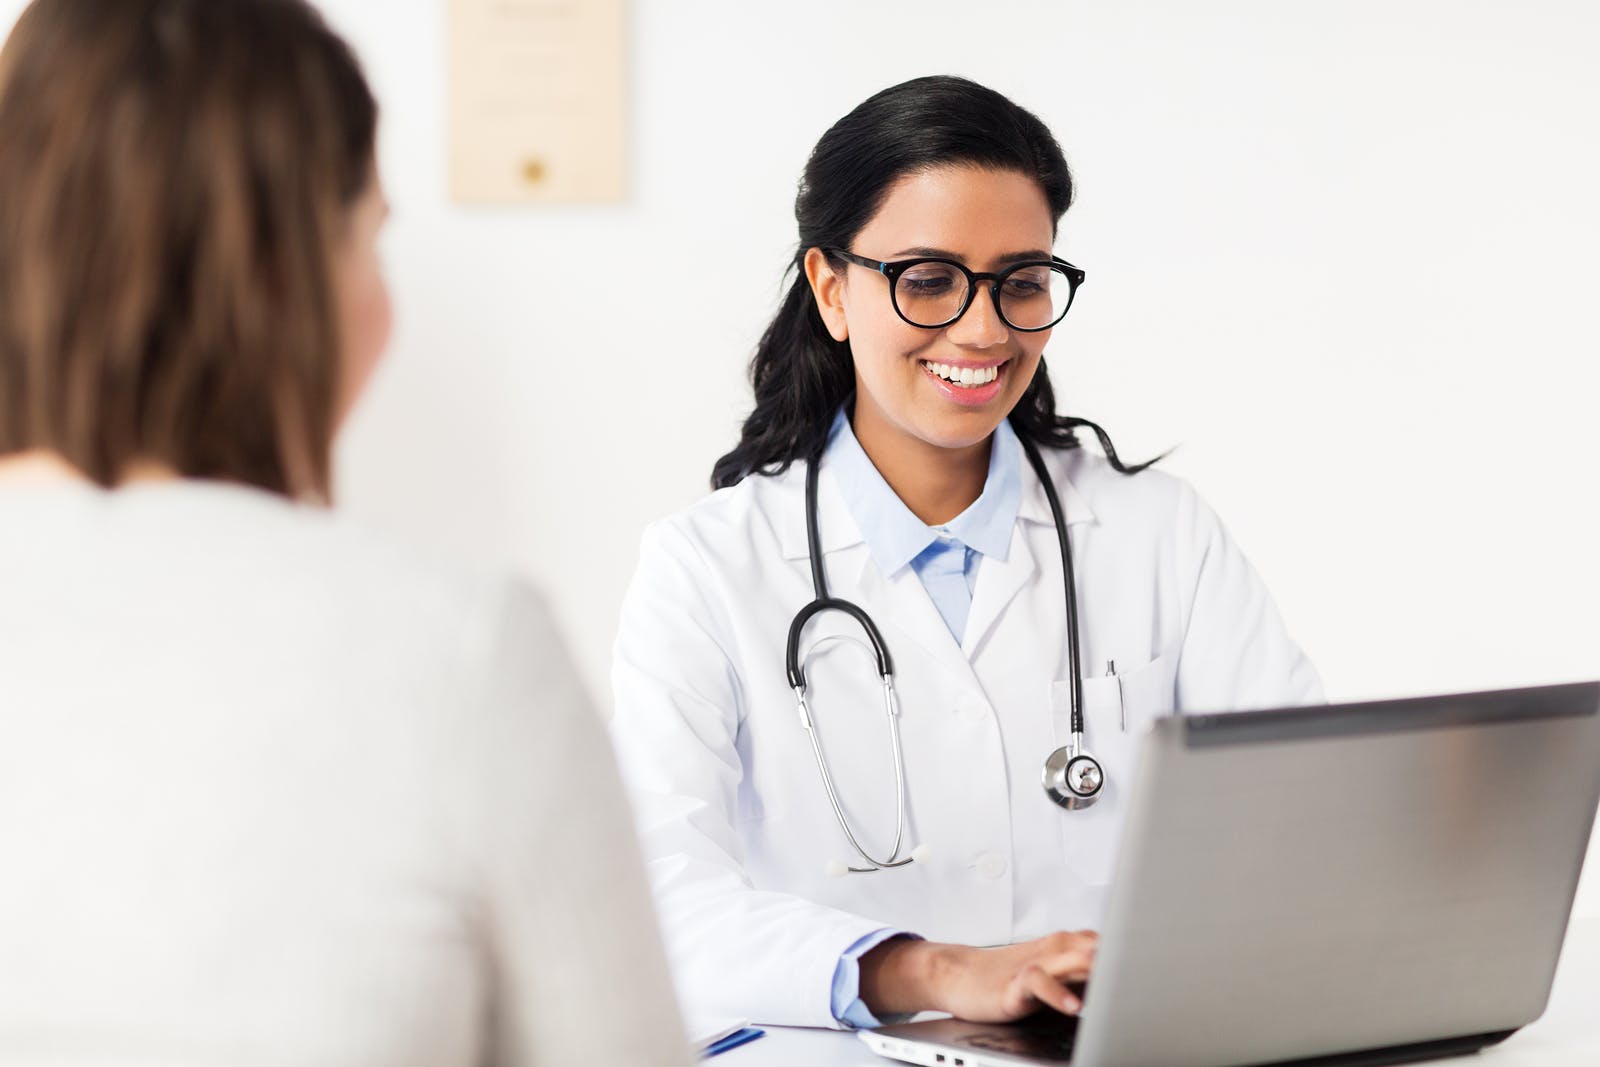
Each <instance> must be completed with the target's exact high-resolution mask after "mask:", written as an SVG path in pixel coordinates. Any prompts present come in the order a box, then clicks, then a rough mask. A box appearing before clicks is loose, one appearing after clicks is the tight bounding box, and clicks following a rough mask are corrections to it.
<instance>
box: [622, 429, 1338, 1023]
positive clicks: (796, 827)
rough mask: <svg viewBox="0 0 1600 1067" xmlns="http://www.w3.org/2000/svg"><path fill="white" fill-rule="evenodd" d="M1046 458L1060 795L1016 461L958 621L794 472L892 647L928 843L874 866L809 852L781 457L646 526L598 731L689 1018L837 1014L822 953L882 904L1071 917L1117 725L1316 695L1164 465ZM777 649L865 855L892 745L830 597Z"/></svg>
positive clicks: (800, 543) (942, 932) (946, 915)
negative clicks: (1077, 707) (1075, 770)
mask: <svg viewBox="0 0 1600 1067" xmlns="http://www.w3.org/2000/svg"><path fill="white" fill-rule="evenodd" d="M1045 456H1046V462H1047V463H1048V464H1049V465H1050V467H1051V469H1052V471H1053V472H1054V476H1055V480H1056V484H1057V487H1058V490H1059V492H1060V495H1061V499H1062V504H1063V506H1064V508H1065V511H1066V515H1067V522H1068V528H1069V532H1070V536H1071V539H1072V545H1073V559H1074V563H1075V566H1076V570H1077V586H1078V605H1079V609H1078V610H1079V613H1080V631H1081V634H1082V640H1083V650H1082V657H1081V662H1082V665H1083V673H1084V676H1085V677H1084V680H1083V692H1084V705H1085V708H1084V711H1085V719H1086V743H1087V745H1088V747H1089V749H1090V751H1092V752H1093V753H1094V754H1095V755H1097V756H1098V757H1099V758H1100V760H1101V762H1102V763H1103V765H1104V766H1105V768H1106V775H1107V784H1106V787H1105V792H1104V794H1103V795H1102V798H1101V799H1100V801H1099V803H1097V804H1096V805H1095V806H1094V807H1091V808H1088V809H1086V810H1082V811H1075V812H1069V811H1065V810H1063V809H1061V808H1059V807H1056V806H1055V805H1054V804H1053V803H1051V802H1050V801H1049V800H1048V799H1047V797H1046V795H1045V793H1044V791H1043V789H1042V787H1041V784H1040V777H1041V770H1042V766H1043V762H1044V759H1045V757H1046V756H1047V755H1048V754H1049V753H1050V751H1051V750H1052V749H1054V748H1056V747H1057V746H1059V745H1062V744H1064V743H1065V742H1066V741H1067V740H1068V737H1069V734H1070V727H1069V722H1070V714H1071V705H1070V700H1069V687H1068V682H1067V677H1068V675H1067V672H1068V662H1069V660H1068V651H1067V628H1066V618H1065V615H1066V610H1065V598H1064V593H1063V586H1062V568H1061V558H1060V550H1059V548H1058V547H1057V541H1056V534H1055V528H1054V526H1053V525H1052V523H1051V518H1050V510H1049V505H1048V504H1047V502H1046V499H1045V496H1044V491H1043V488H1042V487H1041V486H1040V484H1039V482H1038V480H1037V478H1036V477H1035V475H1034V473H1033V470H1032V468H1031V467H1030V466H1028V465H1027V464H1026V463H1024V464H1023V471H1022V477H1023V486H1022V500H1021V508H1020V512H1019V515H1018V521H1017V524H1016V527H1015V529H1014V531H1013V534H1012V540H1011V546H1010V550H1009V553H1008V555H1007V558H1006V559H1005V560H1003V561H1002V560H999V559H988V558H986V559H984V560H983V562H982V564H981V566H980V568H979V571H978V576H977V585H976V588H975V589H974V592H973V599H972V608H971V614H970V616H969V619H968V622H967V630H966V634H965V638H964V641H963V642H962V643H961V644H960V645H958V644H957V642H956V641H955V639H954V638H953V637H952V636H951V634H950V631H949V630H948V629H947V628H946V626H945V623H944V621H943V620H942V619H941V617H940V615H939V613H938V610H937V609H936V608H935V607H934V605H933V602H932V601H931V600H930V599H929V597H928V595H927V593H926V591H925V590H924V589H923V587H922V584H921V582H920V581H919V580H918V578H917V575H916V574H915V573H914V572H913V571H912V570H911V568H910V567H903V568H901V569H900V571H898V572H897V573H895V574H891V575H885V574H883V573H881V572H880V570H879V569H878V567H877V566H876V564H875V563H874V562H873V559H872V556H871V554H870V552H869V550H868V548H867V546H866V543H865V542H864V541H863V539H862V535H861V531H860V530H859V529H858V528H857V527H856V524H855V521H854V520H853V519H852V517H851V515H850V513H849V511H848V509H847V507H846V506H845V503H844V501H843V498H842V497H841V495H840V493H839V490H838V487H837V485H836V484H835V483H834V482H833V480H832V479H831V478H830V477H829V474H828V468H827V466H826V465H824V467H823V470H822V472H821V478H820V483H819V514H820V530H821V537H822V546H823V553H824V556H825V557H826V560H827V575H828V581H829V586H830V592H831V593H832V594H833V595H834V596H838V597H843V598H844V599H847V600H850V601H853V602H855V603H856V604H859V605H860V606H861V607H863V608H865V609H866V610H867V611H868V612H869V613H870V614H871V615H872V617H873V619H874V620H875V621H876V623H877V625H878V627H879V629H880V630H881V632H882V634H883V637H884V640H885V642H886V643H887V645H888V647H889V651H890V654H891V655H892V656H893V661H894V669H895V680H896V688H897V690H898V693H899V698H900V708H901V720H900V730H901V735H902V739H903V745H904V753H905V773H906V781H907V792H908V797H909V808H908V833H907V836H908V847H909V845H915V844H925V845H927V846H928V848H929V849H930V850H931V857H930V859H929V861H928V862H926V863H915V864H912V865H910V866H908V867H904V868H899V869H895V870H889V871H881V872H877V873H873V874H851V875H847V876H845V877H842V878H841V877H830V876H829V875H828V873H827V868H828V864H829V861H830V860H845V861H854V860H856V857H855V855H854V853H853V852H852V851H851V850H850V848H849V845H848V843H847V841H846V840H845V838H844V834H843V832H842V831H841V830H840V828H839V825H838V822H837V820H836V819H835V818H834V815H833V811H832V810H831V808H830V807H829V804H828V800H827V796H826V793H825V792H824V789H823V786H822V781H821V777H820V775H819V773H818V771H817V766H816V761H815V758H814V756H813V754H812V750H811V745H810V742H809V740H808V738H807V737H806V734H805V732H804V731H803V730H802V728H801V726H800V723H799V719H798V716H797V713H796V708H795V699H794V694H793V692H792V691H791V690H790V688H789V685H788V682H787V681H786V679H785V675H784V642H785V638H786V635H787V632H788V628H789V623H790V620H791V618H792V617H793V616H794V614H795V612H797V611H798V610H799V609H800V608H801V607H803V606H804V605H805V604H806V603H808V602H809V601H810V600H811V598H812V586H811V575H810V571H809V568H808V563H807V553H806V536H805V512H804V502H805V494H804V485H805V469H804V464H796V465H795V466H794V467H792V468H791V469H790V470H789V471H788V472H787V473H786V474H784V475H781V476H777V477H751V478H747V479H745V480H744V481H743V482H741V483H740V484H739V485H737V486H735V487H733V488H730V489H725V490H722V491H719V492H716V493H713V494H712V495H711V496H710V497H708V498H706V499H705V500H703V501H701V502H700V503H699V504H697V505H695V506H694V507H691V508H689V509H688V510H687V511H685V512H682V513H680V514H678V515H676V516H673V517H672V518H670V519H667V520H665V521H663V522H660V523H657V524H656V525H654V526H652V527H651V528H650V529H649V530H648V531H647V533H646V534H645V537H644V542H643V547H642V549H641V554H640V562H639V569H638V572H637V574H636V575H635V577H634V581H633V585H632V587H631V589H630V590H629V593H628V595H627V599H626V601H625V604H624V607H623V612H622V619H621V625H620V630H619V634H618V639H617V648H616V660H615V667H614V672H613V681H614V686H615V696H616V711H615V717H614V719H613V724H612V735H613V740H614V742H615V744H616V747H617V751H618V756H619V759H620V762H621V766H622V769H623V773H624V780H625V781H626V782H627V783H628V784H629V786H630V788H631V790H632V793H633V801H634V805H635V809H636V814H637V816H638V818H639V821H640V833H641V839H642V842H643V846H644V850H645V855H646V860H647V863H648V866H649V870H650V876H651V881H652V884H653V887H654V891H655V895H656V902H657V906H658V909H659V914H660V918H661V921H662V925H663V928H664V934H665V937H666V941H667V945H668V951H669V955H670V957H671V959H672V962H673V966H674V970H675V973H676V976H677V980H678V983H679V993H680V996H681V998H682V999H683V1002H684V1005H685V1008H686V1009H687V1010H688V1011H689V1012H690V1013H691V1014H692V1015H695V1014H706V1015H736V1016H741V1017H748V1018H752V1019H754V1020H756V1021H758V1022H766V1023H773V1024H795V1025H807V1026H832V1025H837V1024H836V1023H835V1022H834V1019H833V1013H832V1007H831V983H832V979H833V974H834V970H835V967H836V966H837V964H838V961H839V957H840V955H841V953H842V952H843V951H844V950H845V949H846V948H847V947H848V946H849V945H851V944H852V943H853V942H854V941H856V940H857V939H858V938H860V937H862V936H863V935H865V934H867V933H869V932H871V931H873V930H876V929H880V928H882V927H885V926H888V927H895V928H900V929H905V930H909V931H913V932H915V933H917V934H920V935H922V936H924V937H927V938H930V939H933V940H939V941H953V942H960V943H965V944H973V945H992V944H1002V943H1008V942H1015V941H1019V940H1025V939H1028V938H1033V937H1037V936H1040V935H1043V934H1046V933H1048V932H1051V931H1053V930H1058V929H1069V930H1070V929H1084V928H1093V927H1095V926H1096V925H1097V923H1098V922H1099V916H1100V912H1101V908H1102V904H1103V902H1104V896H1105V892H1106V889H1107V884H1108V882H1109V880H1110V875H1111V864H1112V859H1113V854H1114V852H1115V848H1116V845H1117V841H1118V836H1119V832H1120V829H1121V826H1122V822H1123V818H1124V814H1125V810H1126V804H1127V798H1128V796H1129V795H1130V786H1131V781H1130V779H1131V777H1132V775H1133V769H1134V768H1133V758H1134V754H1135V747H1136V743H1137V740H1138V737H1139V734H1140V731H1141V730H1142V729H1143V728H1144V727H1146V726H1148V724H1149V723H1150V721H1151V720H1152V719H1153V718H1155V717H1156V716H1158V715H1163V714H1167V713H1171V712H1189V711H1209V710H1230V709H1245V708H1258V707H1273V706H1288V705H1297V704H1306V703H1315V702H1318V701H1320V700H1321V699H1322V697H1321V684H1320V682H1319V680H1318V678H1317V674H1316V672H1315V670H1314V669H1313V667H1312V666H1311V663H1310V662H1309V661H1308V660H1307V658H1306V657H1305V655H1304V654H1303V653H1302V652H1301V650H1300V649H1299V648H1298V647H1297V646H1296V645H1295V644H1294V643H1293V642H1292V641H1291V640H1290V639H1289V636H1288V634H1287V633H1286V632H1285V629H1284V625H1283V621H1282V619H1281V618H1280V617H1279V615H1278V612H1277V610H1276V608H1275V607H1274V605H1273V603H1272V600H1271V598H1270V597H1269V596H1268V594H1267V591H1266V589H1265V587H1264V586H1263V585H1262V583H1261V580H1260V578H1259V577H1258V576H1257V574H1256V572H1255V571H1254V569H1253V568H1252V567H1251V566H1250V564H1249V563H1248V562H1247V561H1246V560H1245V558H1244V557H1243V556H1242V555H1241V554H1240V552H1239V550H1238V549H1237V548H1236V547H1235V545H1234V544H1233V542H1232V541H1231V540H1230V539H1229V537H1228V535H1227V532H1226V531H1225V530H1224V529H1223V527H1222V524H1221V523H1220V522H1219V521H1218V519H1217V517H1216V515H1215V514H1214V513H1213V512H1212V511H1211V510H1210V509H1209V508H1208V507H1207V506H1206V505H1205V504H1204V503H1203V502H1202V501H1201V500H1200V498H1199V497H1198V496H1197V495H1196V493H1195V492H1194V490H1193V489H1192V488H1191V487H1190V486H1189V485H1188V484H1187V483H1185V482H1183V481H1181V480H1179V479H1177V478H1174V477H1172V476H1170V475H1168V474H1165V473H1163V472H1161V471H1158V470H1150V471H1145V472H1143V473H1141V474H1138V475H1135V476H1131V477H1129V476H1126V475H1122V474H1119V473H1117V472H1116V471H1114V470H1113V469H1112V468H1111V467H1110V465H1109V464H1108V463H1107V462H1106V461H1105V460H1104V459H1103V458H1102V457H1100V456H1099V455H1097V454H1094V453H1092V452H1088V451H1085V450H1082V449H1079V450H1072V451H1059V450H1052V449H1046V450H1045ZM841 638H843V639H842V640H841ZM801 650H802V652H803V653H806V654H808V659H807V660H806V674H807V681H808V683H809V701H810V705H811V708H812V711H813V714H814V716H815V719H816V723H817V728H818V729H819V731H820V733H821V739H822V743H823V747H824V751H825V753H826V755H827V758H828V762H829V765H830V767H831V769H832V772H833V775H834V778H835V782H836V784H837V787H838V789H839V791H840V794H841V799H842V801H843V803H844V806H845V809H846V811H847V814H848V815H849V816H850V819H851V825H852V828H853V829H854V830H855V832H856V834H857V836H858V838H862V839H863V841H862V843H863V845H864V846H865V847H866V848H867V850H868V851H870V852H873V853H874V854H877V855H882V854H884V853H886V852H887V851H888V848H889V844H890V842H891V841H892V839H893V835H894V817H895V797H894V770H893V762H892V757H891V749H890V745H889V740H888V733H887V731H886V728H885V723H884V714H883V702H882V687H881V685H880V684H879V681H878V677H877V673H876V671H875V669H874V666H873V662H872V659H871V656H870V654H869V652H868V651H867V647H866V645H865V644H864V638H862V635H861V632H860V630H859V629H858V628H856V627H855V624H854V623H852V622H851V621H850V620H849V619H848V618H846V617H845V616H843V615H840V614H839V613H837V612H830V613H827V614H825V615H823V616H821V617H819V618H818V619H817V620H815V621H814V622H813V623H812V624H811V625H810V626H809V627H808V629H807V632H806V635H805V640H804V641H802V643H801ZM1113 661H1114V663H1115V671H1114V673H1108V670H1107V667H1108V664H1109V663H1111V662H1113ZM856 865H858V866H859V865H860V864H859V862H857V864H856Z"/></svg>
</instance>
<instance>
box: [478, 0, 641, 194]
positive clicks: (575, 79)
mask: <svg viewBox="0 0 1600 1067" xmlns="http://www.w3.org/2000/svg"><path fill="white" fill-rule="evenodd" d="M446 3H447V5H448V18H449V29H448V37H449V56H448V70H449V75H448V76H449V105H448V112H447V113H448V121H449V158H450V196H451V199H452V200H455V201H456V202H458V203H466V204H519V203H541V202H548V203H580V202H597V201H598V202H603V201H615V200H621V199H622V198H623V197H625V196H626V195H627V192H628V173H627V172H628V101H627V95H628V94H627V88H628V87H627V80H628V55H627V53H628V44H629V39H628V25H627V4H628V0H446Z"/></svg>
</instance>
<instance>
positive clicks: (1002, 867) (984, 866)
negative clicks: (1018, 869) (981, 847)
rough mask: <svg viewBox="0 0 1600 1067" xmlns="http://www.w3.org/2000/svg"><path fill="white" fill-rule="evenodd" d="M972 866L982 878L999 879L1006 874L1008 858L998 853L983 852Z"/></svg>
mask: <svg viewBox="0 0 1600 1067" xmlns="http://www.w3.org/2000/svg"><path fill="white" fill-rule="evenodd" d="M972 866H973V869H974V870H976V871H977V872H978V874H979V876H980V877H983V878H999V877H1000V876H1001V875H1002V874H1005V873H1006V858H1005V857H1004V856H1002V855H1000V854H999V853H998V852H981V853H979V854H978V857H977V858H976V859H974V860H973V861H972Z"/></svg>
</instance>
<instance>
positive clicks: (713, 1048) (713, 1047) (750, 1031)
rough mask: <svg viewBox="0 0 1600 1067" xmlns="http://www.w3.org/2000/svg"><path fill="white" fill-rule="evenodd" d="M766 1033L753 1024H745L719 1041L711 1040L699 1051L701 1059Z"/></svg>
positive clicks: (706, 1058)
mask: <svg viewBox="0 0 1600 1067" xmlns="http://www.w3.org/2000/svg"><path fill="white" fill-rule="evenodd" d="M766 1033H767V1032H766V1031H765V1030H761V1029H758V1028H756V1027H754V1026H747V1027H745V1028H744V1029H743V1030H735V1031H734V1032H733V1033H731V1034H729V1035H728V1036H727V1037H725V1038H723V1039H722V1040H721V1041H713V1042H712V1043H711V1044H709V1045H707V1046H706V1050H705V1051H704V1052H702V1053H700V1058H701V1059H703V1060H708V1059H710V1058H711V1057H712V1056H715V1055H716V1054H717V1053H719V1052H726V1051H728V1050H729V1049H730V1048H738V1047H739V1046H740V1045H745V1044H748V1043H750V1042H751V1041H754V1040H755V1039H756V1038H758V1037H764V1036H766Z"/></svg>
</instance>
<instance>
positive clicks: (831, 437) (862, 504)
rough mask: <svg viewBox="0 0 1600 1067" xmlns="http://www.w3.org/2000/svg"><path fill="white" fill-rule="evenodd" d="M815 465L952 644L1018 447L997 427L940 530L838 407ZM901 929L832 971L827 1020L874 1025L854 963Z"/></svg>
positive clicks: (996, 551) (1000, 513)
mask: <svg viewBox="0 0 1600 1067" xmlns="http://www.w3.org/2000/svg"><path fill="white" fill-rule="evenodd" d="M822 462H823V464H824V465H825V466H826V467H827V468H828V469H829V470H830V471H831V472H832V474H833V479H834V481H835V482H836V483H837V484H838V486H839V492H840V493H841V495H843V497H844V502H845V506H846V507H848V508H849V509H850V515H851V517H852V518H854V519H855V521H856V525H857V526H858V527H859V528H860V529H861V534H862V537H863V538H864V539H865V540H866V542H867V550H868V551H870V552H871V553H872V558H873V561H874V562H875V563H876V564H877V565H878V569H879V570H881V571H882V572H883V573H884V575H885V576H889V575H892V574H894V573H896V572H897V571H899V570H900V569H901V568H902V567H910V568H911V569H912V570H913V571H915V572H916V575H917V578H918V579H919V580H920V581H921V582H922V585H923V588H925V589H926V590H927V591H928V596H929V597H930V598H931V599H932V600H933V606H934V607H935V608H937V609H938V610H939V615H940V616H941V617H942V618H943V619H944V621H945V625H946V626H948V627H949V628H950V633H951V634H952V635H953V636H954V637H955V639H956V643H957V644H960V643H961V639H962V635H963V634H964V633H965V632H966V628H967V613H968V611H969V610H970V609H971V607H972V592H973V590H974V589H975V588H976V587H977V584H978V566H979V564H981V563H982V562H983V560H984V558H985V557H993V558H994V559H1000V560H1003V559H1005V558H1006V553H1007V552H1008V551H1009V550H1010V548H1011V531H1012V528H1013V527H1015V526H1016V524H1017V512H1018V511H1019V510H1020V508H1021V506H1022V446H1021V445H1020V444H1019V443H1018V442H1017V435H1016V433H1015V431H1013V430H1012V429H1011V423H1010V422H1006V421H1002V422H1001V423H1000V425H999V427H998V428H997V429H996V430H995V432H994V436H993V439H992V440H991V443H990V447H989V473H988V476H987V477H986V478H985V479H984V483H983V492H982V493H980V494H979V496H978V499H977V500H975V501H973V502H972V504H971V506H970V507H968V508H967V510H965V511H963V512H962V513H961V514H959V515H957V516H956V517H955V518H953V519H951V520H950V521H949V522H947V523H945V524H944V525H943V526H929V525H928V524H927V523H925V522H923V521H922V520H921V519H919V518H917V517H916V515H914V514H913V513H912V511H911V509H910V508H908V507H906V505H905V502H904V501H902V500H901V499H900V498H899V497H898V496H896V495H895V491H894V490H893V489H891V488H889V483H888V482H886V481H884V480H883V475H881V474H879V473H878V468H876V467H874V466H873V465H872V460H871V459H869V458H868V457H867V453H866V452H865V451H864V450H863V449H862V447H861V442H859V441H857V440H856V435H855V432H854V431H853V430H852V429H851V428H850V420H849V419H847V418H846V417H845V413H844V409H843V408H841V409H840V410H839V413H838V414H837V415H836V416H834V420H833V428H832V429H831V430H830V431H829V432H828V448H827V451H826V452H824V453H823V459H822ZM902 933H904V931H900V930H894V929H890V928H884V929H882V930H876V931H874V932H872V933H870V934H868V935H867V936H866V937H863V938H862V939H861V940H859V941H857V942H856V943H855V944H853V945H851V946H850V948H849V949H847V950H846V951H845V953H844V955H843V956H841V957H840V959H839V966H838V967H837V968H835V970H834V972H833V1017H834V1018H835V1019H838V1020H839V1021H840V1022H842V1023H844V1024H846V1025H848V1026H854V1027H872V1026H877V1025H879V1020H878V1019H877V1018H876V1017H874V1016H873V1014H872V1012H871V1011H869V1010H868V1009H867V1005H866V1003H865V1002H864V1001H862V999H861V995H860V993H861V957H862V956H864V955H866V954H867V953H868V952H869V951H871V950H872V949H874V948H876V947H877V946H878V945H880V944H882V943H883V942H884V941H887V940H888V939H889V938H891V937H894V936H897V935H899V934H902Z"/></svg>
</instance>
